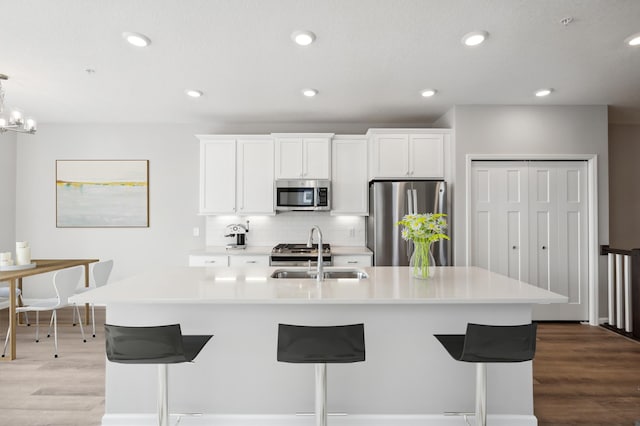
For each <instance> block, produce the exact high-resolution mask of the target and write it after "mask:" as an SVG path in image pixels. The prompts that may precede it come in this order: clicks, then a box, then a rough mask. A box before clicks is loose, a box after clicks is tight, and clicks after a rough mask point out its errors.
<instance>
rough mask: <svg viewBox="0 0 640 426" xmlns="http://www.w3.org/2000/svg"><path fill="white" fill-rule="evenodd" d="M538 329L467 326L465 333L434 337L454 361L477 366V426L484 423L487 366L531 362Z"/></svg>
mask: <svg viewBox="0 0 640 426" xmlns="http://www.w3.org/2000/svg"><path fill="white" fill-rule="evenodd" d="M537 326H538V325H537V324H535V323H534V324H525V325H482V324H467V332H466V334H436V335H434V336H435V338H436V339H438V340H439V341H440V343H441V344H442V346H444V347H445V349H446V350H447V352H449V355H451V357H452V358H453V359H455V360H456V361H463V362H472V363H475V364H476V411H475V417H476V425H479V426H485V425H486V424H487V363H488V362H523V361H530V360H532V359H533V356H534V355H535V352H536V330H537Z"/></svg>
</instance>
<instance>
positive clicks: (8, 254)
mask: <svg viewBox="0 0 640 426" xmlns="http://www.w3.org/2000/svg"><path fill="white" fill-rule="evenodd" d="M5 260H11V252H10V251H3V252H2V253H0V262H2V261H5ZM3 266H6V265H3Z"/></svg>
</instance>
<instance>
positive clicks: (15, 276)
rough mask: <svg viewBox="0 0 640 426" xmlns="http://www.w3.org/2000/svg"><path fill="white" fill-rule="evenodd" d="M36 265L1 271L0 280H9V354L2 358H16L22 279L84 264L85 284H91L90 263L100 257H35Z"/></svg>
mask: <svg viewBox="0 0 640 426" xmlns="http://www.w3.org/2000/svg"><path fill="white" fill-rule="evenodd" d="M31 262H32V263H35V265H36V266H35V267H33V268H29V269H18V270H11V271H0V282H4V281H7V282H9V354H8V356H6V357H5V358H0V359H2V360H7V361H10V360H14V359H16V321H17V317H16V307H17V300H16V288H20V289H21V288H22V279H23V278H25V277H29V276H32V275H38V274H45V273H47V272H53V271H58V270H60V269H65V268H71V267H74V266H80V265H83V266H84V285H85V287H88V286H89V264H90V263H95V262H98V259H34V260H32V261H31ZM85 316H86V317H87V318H85V322H86V320H88V310H85Z"/></svg>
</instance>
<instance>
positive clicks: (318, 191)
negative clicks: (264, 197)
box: [275, 179, 331, 211]
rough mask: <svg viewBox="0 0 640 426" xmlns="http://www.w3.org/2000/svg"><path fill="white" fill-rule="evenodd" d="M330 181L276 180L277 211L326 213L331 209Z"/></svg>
mask: <svg viewBox="0 0 640 426" xmlns="http://www.w3.org/2000/svg"><path fill="white" fill-rule="evenodd" d="M330 189H331V181H329V180H304V179H293V180H277V181H276V193H275V199H276V210H277V211H327V210H330V209H331V194H330Z"/></svg>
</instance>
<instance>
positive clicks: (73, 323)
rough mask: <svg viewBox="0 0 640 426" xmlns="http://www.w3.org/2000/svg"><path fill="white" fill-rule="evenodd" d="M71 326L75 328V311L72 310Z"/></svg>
mask: <svg viewBox="0 0 640 426" xmlns="http://www.w3.org/2000/svg"><path fill="white" fill-rule="evenodd" d="M71 325H72V326H74V327H75V326H76V310H75V309H72V310H71Z"/></svg>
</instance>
